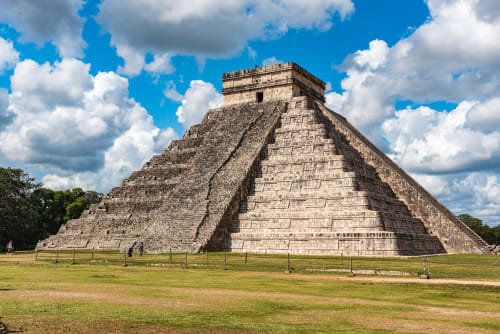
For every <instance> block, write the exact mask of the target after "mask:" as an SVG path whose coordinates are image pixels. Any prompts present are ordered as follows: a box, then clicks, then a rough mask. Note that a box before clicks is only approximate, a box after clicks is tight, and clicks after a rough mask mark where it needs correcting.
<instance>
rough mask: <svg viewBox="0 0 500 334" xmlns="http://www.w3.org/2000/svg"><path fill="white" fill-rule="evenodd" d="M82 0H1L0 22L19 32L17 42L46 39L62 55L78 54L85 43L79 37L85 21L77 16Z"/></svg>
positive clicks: (72, 55) (42, 41)
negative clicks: (19, 35)
mask: <svg viewBox="0 0 500 334" xmlns="http://www.w3.org/2000/svg"><path fill="white" fill-rule="evenodd" d="M82 5H83V1H82V0H36V1H32V0H15V1H10V0H8V1H2V10H1V11H0V22H4V23H7V24H9V25H10V26H12V27H13V28H14V29H16V30H17V31H18V32H20V33H21V34H22V35H21V37H20V38H19V41H21V42H34V43H37V44H39V45H42V44H44V43H45V42H48V41H50V42H51V43H52V44H54V45H55V46H56V47H57V49H58V51H59V54H60V55H61V56H63V57H82V56H83V49H84V48H85V46H86V43H85V42H84V41H83V39H82V30H83V23H84V22H85V20H84V19H83V18H81V17H80V16H79V15H78V10H79V9H80V8H81V7H82Z"/></svg>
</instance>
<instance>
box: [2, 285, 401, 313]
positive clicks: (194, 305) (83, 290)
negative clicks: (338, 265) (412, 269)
mask: <svg viewBox="0 0 500 334" xmlns="http://www.w3.org/2000/svg"><path fill="white" fill-rule="evenodd" d="M30 285H31V286H32V288H33V289H30V290H23V289H19V290H5V291H1V290H0V297H2V296H11V297H23V298H42V299H48V298H58V299H71V300H77V299H79V300H82V301H92V302H104V303H119V304H130V305H146V306H156V307H166V308H168V307H171V308H178V309H201V308H206V307H210V308H213V307H216V306H218V305H221V306H228V305H230V304H235V305H239V304H242V303H245V301H248V300H249V299H269V300H300V301H306V302H307V303H310V304H326V303H330V304H346V305H349V304H357V305H373V306H398V305H402V304H397V303H393V302H387V301H376V300H369V299H359V298H342V297H328V296H314V295H304V294H293V293H284V292H265V291H250V290H232V289H218V288H178V287H147V286H146V287H145V286H135V285H130V286H127V285H123V284H120V285H114V284H88V285H87V284H77V283H30ZM37 287H50V288H51V289H50V290H45V289H37ZM53 288H55V289H56V290H54V289H53ZM89 290H93V292H87V291H89ZM140 290H142V292H147V293H148V295H149V296H138V295H136V294H135V292H137V291H140ZM156 291H158V296H155V295H154V293H155V292H156ZM164 293H167V294H168V297H163V294H164Z"/></svg>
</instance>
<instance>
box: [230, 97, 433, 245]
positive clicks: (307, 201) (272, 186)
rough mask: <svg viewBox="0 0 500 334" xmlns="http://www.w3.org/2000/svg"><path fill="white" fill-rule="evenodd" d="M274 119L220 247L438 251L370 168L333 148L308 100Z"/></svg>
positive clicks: (352, 153)
mask: <svg viewBox="0 0 500 334" xmlns="http://www.w3.org/2000/svg"><path fill="white" fill-rule="evenodd" d="M290 104H293V105H289V108H288V109H287V111H286V112H285V113H283V114H282V116H281V122H280V123H281V126H280V127H279V128H277V129H276V130H275V136H274V142H273V143H270V144H269V145H268V146H267V156H266V158H265V159H264V160H263V161H261V162H260V169H259V171H258V173H257V175H256V178H255V179H254V180H253V182H252V184H251V186H250V193H249V195H248V196H247V197H246V199H245V200H244V201H243V202H242V205H241V207H240V211H239V213H238V214H237V216H236V217H235V219H234V221H233V224H232V227H231V231H230V234H228V237H227V238H226V242H225V247H226V248H227V249H228V250H231V251H239V252H245V251H249V252H275V253H284V252H291V253H303V254H308V253H311V254H340V253H343V254H358V252H359V254H363V255H404V254H406V253H408V254H409V253H415V252H420V253H439V252H442V251H443V248H442V246H441V245H440V243H439V240H438V239H437V238H436V237H434V236H430V235H428V234H427V232H426V230H425V227H424V225H423V223H422V222H421V221H420V220H419V219H417V218H415V217H412V215H411V213H410V212H409V210H408V208H407V207H406V205H405V204H404V203H403V202H401V201H399V200H398V199H397V198H396V197H395V196H394V193H392V191H391V189H390V187H389V186H388V185H387V184H384V183H383V182H382V181H381V180H380V179H379V178H378V175H377V173H376V171H375V170H374V169H373V168H371V167H370V166H368V165H366V164H365V163H364V161H363V159H361V158H360V157H359V156H357V155H356V152H355V151H354V150H352V149H351V150H350V151H349V152H347V151H346V150H345V147H344V148H343V149H339V147H337V141H338V138H330V137H329V136H328V135H327V129H326V127H325V125H324V124H323V123H322V119H321V115H320V114H319V112H318V110H317V109H316V108H314V107H313V104H312V103H311V101H310V100H309V99H307V98H305V97H304V98H301V99H299V98H296V99H295V101H294V102H293V103H290Z"/></svg>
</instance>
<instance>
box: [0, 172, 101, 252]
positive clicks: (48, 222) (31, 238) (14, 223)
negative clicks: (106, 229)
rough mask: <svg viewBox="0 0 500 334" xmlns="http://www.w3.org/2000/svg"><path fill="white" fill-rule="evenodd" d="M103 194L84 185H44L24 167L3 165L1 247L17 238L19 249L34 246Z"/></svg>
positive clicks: (0, 211)
mask: <svg viewBox="0 0 500 334" xmlns="http://www.w3.org/2000/svg"><path fill="white" fill-rule="evenodd" d="M101 198H102V194H101V193H98V192H95V191H84V190H83V189H81V188H74V189H72V190H69V189H68V190H58V191H54V190H51V189H47V188H41V187H40V185H39V184H37V183H34V179H33V178H32V177H30V176H29V175H28V174H27V173H25V172H24V171H23V170H21V169H13V168H2V167H0V247H4V246H5V245H6V244H7V242H9V240H13V241H14V243H15V245H16V248H18V249H26V248H32V247H33V246H34V245H35V244H36V243H37V241H38V240H41V239H45V238H47V237H48V236H49V234H55V233H57V231H58V230H59V228H60V227H61V225H62V224H64V223H66V222H67V221H68V220H69V219H74V218H78V217H79V216H80V215H81V213H82V212H83V210H86V209H88V208H89V207H90V205H91V204H93V203H98V202H99V201H100V200H101ZM0 250H1V249H0Z"/></svg>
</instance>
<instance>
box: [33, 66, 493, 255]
mask: <svg viewBox="0 0 500 334" xmlns="http://www.w3.org/2000/svg"><path fill="white" fill-rule="evenodd" d="M324 90H325V84H324V82H323V81H321V80H319V79H318V78H316V77H314V76H313V75H312V74H310V73H309V72H307V71H305V70H304V69H302V68H301V67H300V66H298V65H296V64H294V63H285V64H278V65H271V66H264V67H256V68H254V69H248V70H243V71H235V72H230V73H225V74H224V75H223V94H224V104H223V106H222V107H221V108H217V109H211V110H209V111H208V112H207V114H206V115H205V117H204V119H203V121H202V122H201V124H198V125H194V126H192V127H191V128H190V129H189V130H187V131H186V132H185V133H184V136H183V138H182V139H181V140H175V141H172V143H171V144H170V145H169V147H168V148H167V149H165V151H164V152H163V153H162V154H161V155H157V156H153V157H152V158H151V160H150V161H149V162H147V163H146V164H144V166H143V168H142V169H141V170H140V171H136V172H133V173H132V175H131V176H130V177H129V178H128V179H125V180H123V182H122V185H121V186H120V187H117V188H113V189H112V190H111V191H110V192H109V193H108V194H107V195H106V196H105V197H104V198H103V199H102V201H101V202H100V203H99V204H95V205H92V206H91V208H90V209H89V210H87V211H85V212H84V213H83V214H82V216H81V217H80V218H79V219H75V220H71V221H69V222H68V223H66V224H65V225H63V226H62V227H61V229H60V230H59V232H58V233H57V234H56V235H53V236H50V237H49V238H48V239H46V240H42V241H40V242H39V243H38V245H37V248H38V249H54V248H90V249H91V248H93V247H95V248H113V249H117V248H119V249H122V250H124V249H127V248H128V247H129V245H131V244H132V243H134V242H140V241H142V242H144V250H145V252H149V253H167V252H170V251H174V252H185V251H188V252H199V251H202V250H219V251H220V250H227V251H236V252H262V253H264V252H267V253H298V254H344V255H368V256H400V255H405V256H407V255H421V254H435V253H491V250H490V248H488V245H487V244H486V243H485V242H484V241H483V240H482V239H481V238H480V237H479V236H478V235H477V234H475V233H474V232H473V231H472V230H471V229H469V228H468V227H467V226H466V225H465V224H463V223H462V222H461V221H460V220H458V219H457V218H456V217H455V216H454V215H453V214H452V213H451V212H450V211H449V210H447V209H446V208H445V207H444V206H443V205H442V204H440V203H439V202H438V201H437V200H436V199H435V198H434V197H432V196H431V195H430V194H429V193H428V192H427V191H425V189H423V188H422V187H421V186H420V185H419V184H418V183H417V182H416V181H414V180H413V179H412V178H411V177H410V176H409V175H407V174H406V173H405V172H404V171H403V170H401V169H400V168H399V167H398V166H397V165H396V164H395V163H394V162H392V160H390V159H389V158H388V157H387V156H385V155H384V154H383V153H382V152H381V151H380V150H378V149H377V148H376V147H375V146H374V145H373V144H372V143H370V142H369V141H368V139H366V138H365V137H364V136H363V135H362V134H361V133H359V132H358V131H357V130H356V129H355V128H354V127H353V126H352V125H350V124H349V123H348V122H347V121H346V120H345V119H344V118H343V117H342V116H340V115H338V114H336V113H335V112H333V111H331V110H329V109H327V108H326V107H325V106H324V105H323V103H324Z"/></svg>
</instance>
